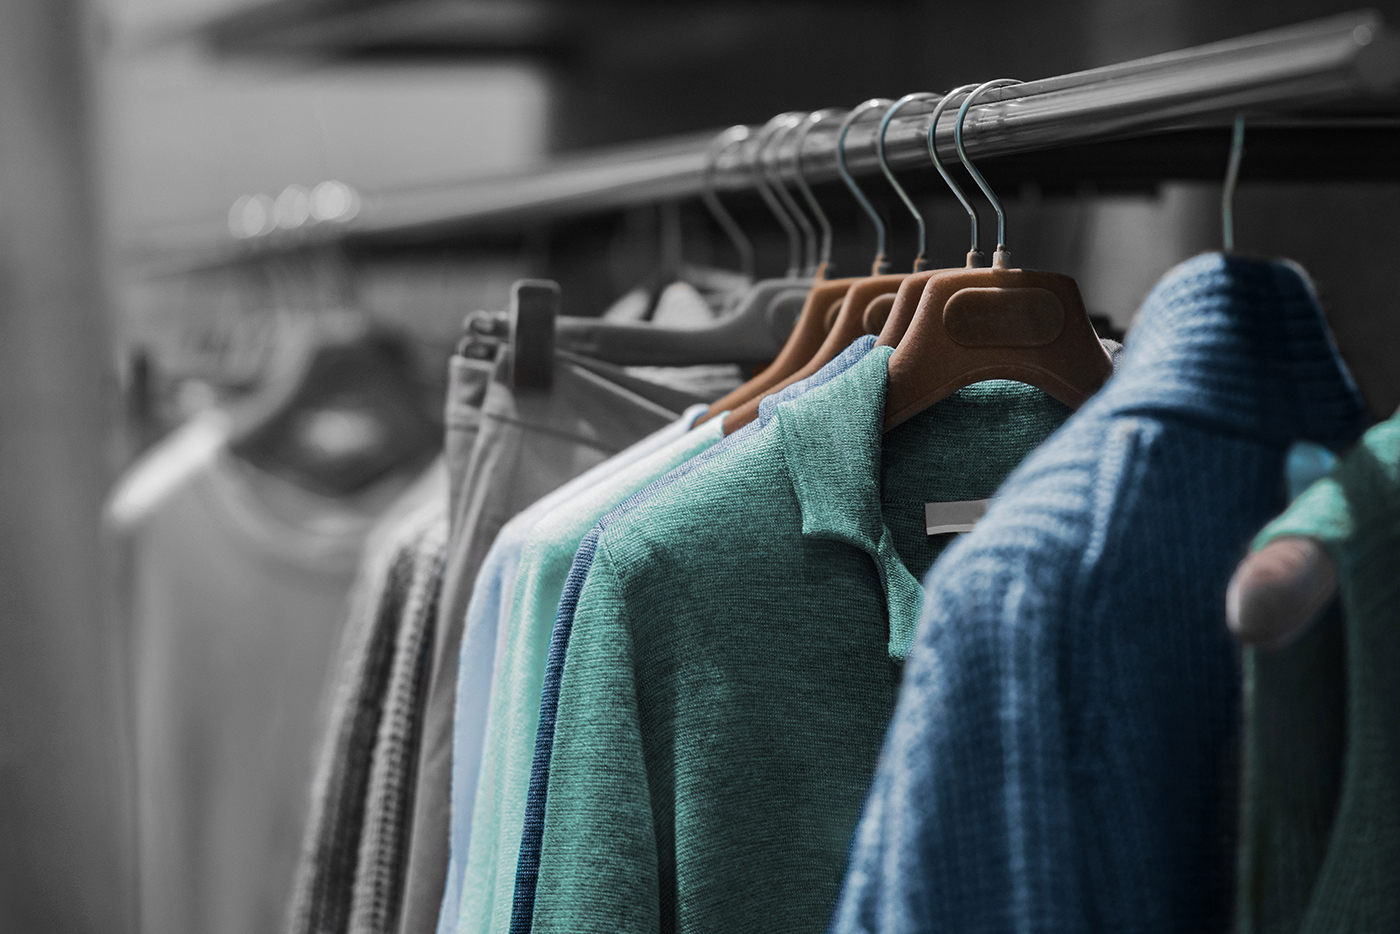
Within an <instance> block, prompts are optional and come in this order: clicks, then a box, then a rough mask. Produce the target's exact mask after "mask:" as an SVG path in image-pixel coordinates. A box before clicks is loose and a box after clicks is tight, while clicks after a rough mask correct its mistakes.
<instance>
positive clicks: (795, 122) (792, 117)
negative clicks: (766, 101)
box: [764, 112, 817, 274]
mask: <svg viewBox="0 0 1400 934" xmlns="http://www.w3.org/2000/svg"><path fill="white" fill-rule="evenodd" d="M783 116H785V117H788V118H789V119H788V122H787V124H786V125H785V126H783V127H782V128H780V129H779V130H778V131H777V132H775V133H774V134H773V150H774V152H773V158H772V159H771V160H765V165H764V169H765V171H766V172H767V173H768V183H769V184H770V185H771V186H772V187H773V192H774V194H776V195H777V196H778V198H779V199H780V200H781V201H782V202H783V205H784V207H786V208H787V210H788V214H789V215H790V216H791V217H792V219H793V220H794V221H796V222H797V226H798V228H799V229H800V230H801V231H802V248H803V257H804V258H805V259H806V261H807V263H806V266H804V267H803V272H804V273H805V274H811V273H812V272H814V271H815V270H816V268H817V231H816V228H814V227H813V226H812V222H811V221H810V220H809V219H808V218H807V213H806V212H805V211H803V210H802V206H801V205H799V204H798V203H797V199H796V198H794V197H793V196H792V192H790V191H788V189H787V185H786V184H784V182H783V176H782V171H781V165H780V164H779V163H780V162H781V159H782V147H783V143H785V142H786V141H787V138H788V137H789V136H791V135H792V132H793V130H796V129H797V128H798V127H800V126H802V119H803V117H802V114H800V113H796V112H793V113H788V114H784V115H783Z"/></svg>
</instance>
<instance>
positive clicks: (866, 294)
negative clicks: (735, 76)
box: [724, 98, 907, 434]
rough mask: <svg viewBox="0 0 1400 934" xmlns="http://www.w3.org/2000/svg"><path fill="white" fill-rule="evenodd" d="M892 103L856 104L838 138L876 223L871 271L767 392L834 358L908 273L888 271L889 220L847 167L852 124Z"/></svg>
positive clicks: (745, 412)
mask: <svg viewBox="0 0 1400 934" xmlns="http://www.w3.org/2000/svg"><path fill="white" fill-rule="evenodd" d="M891 103H892V101H888V100H884V99H882V98H872V99H871V100H868V101H865V102H864V103H862V104H860V105H858V106H857V107H855V108H854V109H853V110H852V111H851V112H850V113H848V114H847V115H846V118H845V119H844V120H842V121H841V129H840V132H839V134H838V136H837V140H836V167H837V169H838V171H839V172H840V173H841V180H842V181H843V182H845V183H846V187H847V188H849V189H850V190H851V193H852V194H853V195H855V198H856V201H857V202H858V203H859V204H860V206H861V208H862V209H863V210H864V211H865V213H866V215H867V216H869V218H870V220H871V223H873V224H874V225H875V259H874V261H873V262H872V263H871V274H870V275H869V276H866V277H863V278H860V279H856V280H855V281H854V282H852V283H851V284H850V286H849V288H847V289H846V291H845V295H844V297H842V298H841V303H840V305H839V307H838V310H837V311H836V314H835V317H834V319H833V320H832V321H831V326H830V328H829V330H828V332H827V335H826V338H825V339H824V340H823V341H822V343H821V346H820V347H818V348H817V352H816V353H815V354H813V355H812V357H811V358H810V359H809V360H808V361H807V362H806V363H805V364H803V365H802V367H801V368H800V369H798V370H797V371H796V372H794V373H792V374H790V375H788V376H787V377H785V378H784V379H782V380H781V381H779V382H777V383H775V384H774V385H772V386H771V387H770V388H769V389H768V390H766V391H767V392H776V391H778V390H781V389H783V388H784V387H786V386H789V385H791V384H792V383H795V382H797V381H798V380H802V379H806V378H807V377H809V376H811V375H813V374H814V373H816V372H817V371H818V370H820V369H821V368H822V367H823V366H825V365H826V364H827V363H829V362H831V361H832V360H834V359H835V358H836V355H837V354H839V353H841V351H843V350H845V349H846V347H848V346H849V345H850V343H851V342H852V341H854V340H855V339H856V338H858V337H860V336H861V335H862V334H864V333H865V323H864V316H865V308H866V306H867V305H868V304H869V303H870V301H871V300H872V299H874V298H875V297H876V296H877V295H881V294H883V293H886V292H893V291H894V290H895V289H897V288H898V287H899V284H900V283H901V282H903V281H904V278H905V275H907V274H905V273H901V274H889V273H886V272H885V271H884V270H885V268H886V265H887V263H886V260H885V246H886V243H885V240H886V232H885V222H884V220H883V219H881V217H880V214H879V212H877V211H876V210H875V206H874V205H872V204H871V203H870V200H869V199H868V198H866V197H865V193H864V192H863V191H861V189H860V186H859V185H857V184H856V180H855V179H854V178H853V177H852V176H851V173H850V170H849V169H848V168H847V166H846V137H847V135H848V133H849V132H850V128H851V125H852V124H853V123H855V121H856V120H858V119H859V118H860V117H861V116H862V115H863V114H865V113H867V112H868V111H870V110H872V109H874V108H876V107H888V106H889V105H890V104H891ZM815 291H816V290H814V292H815ZM835 297H836V296H830V297H823V299H822V300H821V301H819V302H818V307H821V306H825V308H826V310H827V312H828V314H829V310H830V307H831V303H832V301H833V299H834V298H835ZM759 401H760V399H759V398H751V399H749V400H748V401H747V402H745V403H743V404H742V405H740V406H738V407H736V408H735V409H734V410H733V411H732V412H730V413H729V414H728V415H727V416H725V419H724V430H725V433H726V434H729V433H732V432H734V431H736V430H738V429H739V428H742V427H743V426H745V425H747V424H748V423H749V422H751V421H753V420H754V419H755V418H757V417H758V405H759Z"/></svg>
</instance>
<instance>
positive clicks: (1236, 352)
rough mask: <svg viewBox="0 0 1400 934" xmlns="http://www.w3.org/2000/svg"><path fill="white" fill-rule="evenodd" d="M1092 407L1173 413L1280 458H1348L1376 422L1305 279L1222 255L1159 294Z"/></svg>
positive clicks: (1168, 282) (1182, 270)
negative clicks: (1306, 453)
mask: <svg viewBox="0 0 1400 934" xmlns="http://www.w3.org/2000/svg"><path fill="white" fill-rule="evenodd" d="M1095 403H1097V404H1098V405H1099V406H1109V407H1111V408H1112V409H1114V410H1116V411H1122V412H1128V411H1154V412H1173V413H1176V414H1179V415H1185V416H1187V417H1189V418H1192V419H1193V420H1196V421H1200V422H1205V423H1209V424H1213V425H1216V426H1218V427H1220V428H1222V429H1224V430H1226V431H1228V432H1230V433H1232V434H1235V435H1238V436H1243V437H1246V438H1253V439H1257V440H1259V441H1262V442H1265V443H1270V444H1277V445H1280V446H1287V445H1288V444H1290V443H1291V442H1293V441H1294V440H1296V439H1298V438H1305V439H1307V440H1310V441H1317V442H1319V443H1322V444H1325V445H1327V446H1328V447H1332V448H1339V447H1344V446H1346V445H1348V444H1350V443H1351V442H1352V441H1354V440H1355V439H1356V436H1357V435H1358V434H1359V433H1360V431H1361V428H1362V427H1363V426H1364V425H1365V423H1366V422H1367V421H1368V417H1367V414H1366V407H1365V403H1364V401H1363V400H1362V398H1361V395H1360V393H1359V392H1358V391H1357V388H1356V385H1355V383H1354V382H1353V381H1352V379H1351V376H1350V374H1349V373H1348V372H1347V369H1346V365H1345V364H1344V363H1343V362H1342V360H1341V357H1340V356H1339V355H1338V353H1337V350H1336V347H1335V345H1334V344H1333V342H1332V337H1331V332H1330V331H1329V330H1328V328H1327V323H1326V320H1325V318H1324V317H1323V314H1322V309H1321V307H1320V306H1319V304H1318V301H1317V296H1316V294H1315V293H1314V292H1313V288H1312V285H1311V283H1310V282H1309V281H1308V278H1307V274H1306V273H1304V272H1303V270H1302V269H1301V268H1299V267H1298V266H1296V265H1295V264H1293V263H1290V262H1286V261H1266V260H1253V259H1244V258H1241V257H1238V256H1225V255H1222V254H1219V253H1206V254H1203V255H1201V256H1197V257H1195V258H1194V259H1191V260H1188V261H1186V262H1184V263H1182V264H1180V265H1179V266H1177V267H1175V268H1174V269H1172V270H1171V271H1170V272H1168V273H1167V274H1166V275H1165V276H1163V277H1162V279H1161V281H1160V282H1158V283H1157V286H1156V287H1155V288H1154V289H1153V290H1152V293H1151V294H1150V295H1148V297H1147V299H1146V300H1145V301H1144V303H1143V306H1142V309H1141V311H1139V312H1138V319H1137V322H1136V323H1135V324H1134V326H1133V329H1132V331H1131V332H1130V333H1129V335H1128V341H1127V348H1126V350H1125V351H1124V355H1123V361H1122V364H1121V366H1120V367H1119V368H1118V372H1117V374H1116V375H1115V376H1114V377H1113V380H1112V381H1111V382H1110V384H1109V387H1108V389H1106V390H1105V392H1104V393H1102V394H1101V396H1100V397H1099V398H1098V399H1095V400H1093V401H1091V402H1090V403H1089V404H1090V405H1095Z"/></svg>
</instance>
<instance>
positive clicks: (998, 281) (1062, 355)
mask: <svg viewBox="0 0 1400 934" xmlns="http://www.w3.org/2000/svg"><path fill="white" fill-rule="evenodd" d="M1014 83H1016V82H1013V81H1009V80H1007V79H1001V80H997V81H989V82H986V83H984V84H982V85H979V86H978V87H977V88H976V89H975V90H973V91H972V92H971V93H970V94H968V96H967V98H966V99H965V100H964V101H963V104H962V107H961V108H960V109H959V111H958V120H957V123H956V124H954V128H953V138H954V142H955V144H956V146H957V150H958V158H959V159H961V160H962V163H963V165H964V166H965V167H966V168H967V170H968V173H969V174H971V175H972V178H973V180H974V181H975V182H977V185H978V187H979V188H981V190H982V192H983V194H985V195H986V196H987V199H988V200H989V201H990V202H991V203H992V206H993V207H994V208H995V209H996V213H997V249H996V253H995V254H993V257H992V265H991V267H990V268H984V269H962V270H958V271H956V272H951V273H945V274H943V275H939V276H935V277H932V278H931V279H930V280H929V281H928V283H927V284H926V286H925V288H924V292H923V294H922V296H921V297H920V300H919V304H918V307H917V309H916V310H915V313H914V316H913V319H912V320H911V321H910V322H909V326H908V329H907V330H906V331H905V333H904V335H903V337H902V338H901V339H900V340H899V342H898V345H897V346H896V347H895V351H894V353H893V354H892V355H891V357H890V361H889V385H888V388H887V391H886V396H885V429H886V430H887V431H888V430H889V429H890V428H893V427H895V426H896V425H899V424H901V423H902V422H904V421H906V420H908V419H909V418H912V417H913V416H914V415H916V414H918V413H919V412H921V411H923V410H924V409H926V408H928V407H929V406H931V405H933V404H934V403H936V402H938V401H940V400H942V399H945V398H947V397H948V396H949V395H951V394H952V393H954V392H956V391H957V390H959V389H961V388H963V387H964V386H968V385H971V384H972V383H976V382H980V381H982V380H988V379H1011V380H1017V381H1019V382H1023V383H1028V384H1030V385H1032V386H1036V387H1038V388H1040V389H1042V390H1044V391H1045V392H1047V393H1048V394H1050V395H1051V396H1052V397H1054V398H1056V399H1058V400H1059V401H1060V402H1063V403H1064V404H1065V405H1068V406H1070V407H1071V408H1078V407H1079V406H1080V405H1082V404H1083V403H1084V402H1085V400H1087V399H1088V398H1089V397H1090V396H1091V395H1093V394H1094V393H1095V392H1096V391H1097V390H1098V389H1099V388H1100V387H1101V386H1102V385H1103V384H1104V382H1106V381H1107V379H1108V377H1109V376H1110V375H1111V374H1112V372H1113V364H1112V362H1111V361H1110V359H1109V356H1108V352H1107V351H1106V350H1104V347H1103V344H1102V343H1100V342H1099V338H1098V335H1097V334H1096V333H1095V332H1094V327H1093V325H1092V324H1090V322H1089V316H1088V313H1087V312H1086V310H1085V308H1084V300H1083V298H1082V297H1081V296H1080V294H1079V287H1078V285H1077V284H1076V283H1075V281H1074V279H1073V278H1072V277H1070V276H1067V275H1064V274H1062V273H1053V272H1042V271H1038V270H1031V269H1017V268H1015V267H1013V266H1011V255H1010V253H1009V252H1008V251H1007V249H1006V243H1005V241H1006V214H1005V211H1003V209H1002V206H1001V202H1000V201H999V200H998V199H997V196H996V194H995V192H993V191H992V189H991V186H989V185H988V184H987V180H986V179H985V178H983V177H982V173H981V172H979V171H978V170H977V168H976V167H975V166H974V165H973V164H972V162H971V161H970V160H969V159H968V158H967V153H966V151H965V149H964V148H963V122H964V120H966V118H967V111H968V108H969V107H971V105H972V103H973V101H974V100H976V98H977V97H978V96H980V95H981V94H982V93H984V92H985V91H987V90H989V89H991V88H996V87H1006V86H1008V85H1009V84H1014ZM887 325H888V322H887Z"/></svg>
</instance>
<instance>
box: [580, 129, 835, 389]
mask: <svg viewBox="0 0 1400 934" xmlns="http://www.w3.org/2000/svg"><path fill="white" fill-rule="evenodd" d="M780 116H784V117H786V116H787V115H780ZM788 122H790V120H780V119H779V118H774V119H773V120H770V121H769V122H768V124H767V125H766V126H765V127H764V128H763V130H761V131H759V133H757V134H753V135H750V134H749V133H748V130H747V128H744V131H743V133H742V135H741V133H740V131H739V129H738V128H737V127H736V128H730V129H729V130H726V131H724V133H723V134H721V136H722V137H726V138H727V139H734V140H736V141H738V140H740V139H742V140H743V141H747V140H750V139H752V140H753V144H752V145H750V146H748V147H746V148H747V150H748V160H749V164H748V168H749V171H750V177H751V178H753V180H754V184H755V187H757V188H758V189H759V193H760V195H765V194H766V196H765V197H764V202H765V203H766V204H767V205H768V207H769V208H770V209H771V210H772V211H773V212H774V214H775V215H776V216H777V217H778V218H779V223H782V224H783V226H784V229H785V230H790V231H791V234H792V239H791V240H790V247H791V249H790V254H791V256H792V257H794V258H795V260H796V262H799V263H800V262H801V245H800V234H799V228H798V226H797V224H796V222H795V221H793V220H792V218H791V217H788V216H787V214H786V213H785V211H784V209H783V205H782V202H781V201H780V200H779V198H778V197H777V195H776V194H774V193H773V191H772V190H771V189H770V188H768V187H767V185H766V179H764V178H763V177H762V176H763V175H764V171H763V168H762V166H761V165H760V160H761V159H762V158H763V156H764V152H765V150H766V148H767V146H768V144H769V142H770V141H771V139H772V137H773V136H774V135H775V134H776V133H777V131H778V130H779V129H782V128H783V127H784V126H786V124H787V123H788ZM765 134H766V135H765ZM731 145H732V144H731ZM727 148H730V147H729V146H727V145H725V144H724V143H717V144H715V145H712V146H711V147H710V150H709V156H710V158H709V159H708V161H707V165H706V169H705V172H704V174H703V176H702V177H703V178H704V180H705V187H706V190H707V191H708V193H709V195H710V198H709V199H706V200H707V203H708V202H709V200H710V199H713V201H714V203H718V198H717V197H716V196H715V195H714V190H713V177H714V171H713V169H714V166H713V163H714V162H716V161H718V158H719V156H720V155H721V154H722V153H723V152H724V151H726V149H727ZM724 213H725V214H726V216H727V212H724ZM724 226H725V225H724V224H723V222H721V227H724ZM737 226H738V225H737V224H736V225H735V228H736V229H737ZM744 242H747V238H744ZM741 254H742V250H741ZM810 287H811V280H810V279H808V278H805V277H798V276H788V277H784V278H781V279H761V280H759V281H758V282H755V283H754V284H753V285H752V286H750V287H749V289H748V290H747V291H745V292H744V293H743V295H742V296H741V297H740V299H739V300H738V301H737V302H736V303H735V304H734V306H733V307H732V308H730V309H729V310H728V311H727V313H726V314H725V316H724V317H723V318H722V319H721V320H720V321H718V322H717V323H716V324H714V325H712V326H710V327H704V328H694V329H686V330H674V329H667V328H657V327H653V326H651V325H649V324H640V323H634V322H625V321H602V320H600V319H597V318H572V317H559V318H558V319H557V321H556V330H555V339H556V342H557V346H558V347H559V349H561V350H565V351H571V352H573V353H576V354H581V355H584V356H589V357H593V358H596V359H599V360H604V361H607V362H609V363H615V364H619V365H623V366H691V365H697V364H706V363H742V364H754V363H766V362H768V361H769V360H772V359H773V358H774V357H776V356H777V355H778V352H779V351H780V350H782V347H783V343H784V341H785V340H786V339H787V335H788V332H789V331H790V330H791V329H792V324H793V322H794V321H795V320H796V318H797V315H798V313H799V312H800V311H801V308H802V301H803V300H804V299H805V297H806V295H807V291H808V289H809V288H810Z"/></svg>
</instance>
